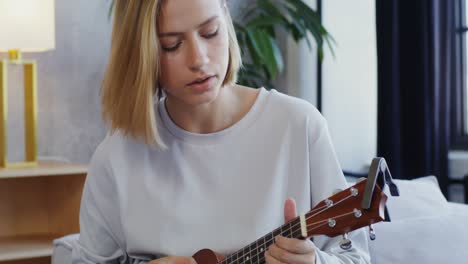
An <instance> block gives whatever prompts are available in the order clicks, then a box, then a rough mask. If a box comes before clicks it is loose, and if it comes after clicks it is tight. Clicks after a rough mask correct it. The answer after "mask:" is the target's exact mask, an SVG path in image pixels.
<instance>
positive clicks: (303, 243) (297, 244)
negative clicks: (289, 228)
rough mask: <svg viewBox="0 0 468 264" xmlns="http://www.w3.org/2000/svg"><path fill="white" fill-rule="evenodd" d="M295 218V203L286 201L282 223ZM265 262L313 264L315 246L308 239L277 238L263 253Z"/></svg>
mask: <svg viewBox="0 0 468 264" xmlns="http://www.w3.org/2000/svg"><path fill="white" fill-rule="evenodd" d="M296 217H297V212H296V202H295V201H294V200H293V199H287V200H286V203H285V205H284V221H285V222H286V223H287V222H289V221H291V220H292V219H294V218H296ZM265 261H266V263H267V264H314V263H315V246H314V243H313V242H312V241H310V239H305V240H300V239H296V238H287V237H283V236H277V237H275V243H273V244H272V245H271V246H270V247H269V248H268V250H267V251H265Z"/></svg>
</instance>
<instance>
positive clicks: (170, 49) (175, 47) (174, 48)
mask: <svg viewBox="0 0 468 264" xmlns="http://www.w3.org/2000/svg"><path fill="white" fill-rule="evenodd" d="M180 44H181V42H179V43H177V45H175V46H172V47H168V48H166V47H163V48H162V49H163V50H164V51H167V52H171V51H176V50H177V49H178V48H179V46H180Z"/></svg>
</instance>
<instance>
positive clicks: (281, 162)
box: [73, 88, 370, 264]
mask: <svg viewBox="0 0 468 264" xmlns="http://www.w3.org/2000/svg"><path fill="white" fill-rule="evenodd" d="M156 109H157V110H156V111H157V113H158V115H157V117H158V129H159V131H160V133H161V136H162V138H163V140H164V141H165V143H166V145H167V146H168V149H167V150H156V149H154V148H150V147H149V146H148V145H146V144H144V143H142V142H140V141H136V140H134V139H131V138H129V137H124V136H123V135H121V134H120V133H115V134H113V135H110V136H107V137H106V138H105V139H104V141H103V142H102V143H101V144H100V145H99V147H98V148H97V150H96V152H95V154H94V155H93V158H92V160H91V163H90V165H89V173H88V176H87V179H86V183H85V188H84V192H83V196H82V203H81V212H80V227H81V232H80V241H79V243H78V246H77V247H76V248H74V249H73V263H146V262H147V261H149V260H152V259H155V258H158V257H162V256H166V255H176V256H192V255H193V254H195V253H196V252H197V251H198V250H200V249H203V248H209V249H212V250H214V251H215V252H218V253H220V254H223V255H228V254H230V253H233V252H235V251H237V250H239V249H241V248H243V247H245V246H247V245H248V244H250V243H251V242H253V241H255V240H257V239H258V238H260V237H262V236H263V235H265V234H267V233H268V232H271V231H273V230H274V229H275V228H277V227H279V226H281V225H283V224H284V212H283V208H284V202H285V200H286V199H287V198H288V197H291V198H294V199H295V200H296V203H297V210H298V213H299V214H304V213H306V212H308V211H309V210H310V209H311V208H312V207H313V206H314V205H315V204H317V203H318V202H320V201H321V200H323V199H325V198H327V197H329V196H330V195H332V192H333V191H334V190H336V189H337V188H341V189H345V188H346V182H345V178H344V176H343V174H342V171H341V168H340V166H339V164H338V161H337V158H336V155H335V152H334V150H333V146H332V144H331V141H330V137H329V133H328V129H327V124H326V121H325V119H324V118H323V117H322V116H321V114H320V113H319V112H318V111H317V110H316V108H315V107H314V106H312V105H311V104H310V103H308V102H306V101H304V100H301V99H297V98H294V97H290V96H287V95H284V94H282V93H279V92H277V91H275V90H271V91H267V90H265V89H264V88H261V91H260V93H259V95H258V97H257V100H256V101H255V103H254V105H253V106H252V108H251V109H250V111H249V112H248V113H247V114H246V115H245V116H244V117H243V118H242V119H241V120H240V121H239V122H237V123H236V124H234V125H232V126H231V127H229V128H227V129H225V130H223V131H220V132H216V133H211V134H194V133H190V132H188V131H186V130H183V129H181V128H180V127H178V126H177V125H176V124H175V123H174V122H173V121H172V120H171V119H170V117H169V115H168V113H167V111H166V108H165V104H164V100H161V101H160V102H159V103H158V104H156ZM350 238H351V240H352V241H353V247H352V249H351V250H348V251H345V250H342V249H341V248H340V247H339V246H338V242H339V241H340V239H341V237H338V238H334V239H330V238H328V237H326V236H317V237H315V238H314V243H315V245H316V247H317V260H316V263H370V259H369V258H370V257H369V253H368V243H367V239H366V237H365V232H364V231H363V230H357V231H354V232H352V233H351V234H350ZM200 264H203V263H200ZM311 264H312V263H311Z"/></svg>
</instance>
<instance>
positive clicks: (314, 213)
mask: <svg viewBox="0 0 468 264" xmlns="http://www.w3.org/2000/svg"><path fill="white" fill-rule="evenodd" d="M380 172H382V173H383V175H384V177H385V178H384V179H383V180H382V181H379V182H378V184H377V185H376V181H377V176H378V175H379V173H380ZM387 181H388V183H389V185H390V191H391V194H392V196H398V195H399V194H398V188H397V187H396V185H395V184H394V183H393V182H392V178H391V175H390V172H389V170H388V168H387V166H386V163H385V160H384V159H383V158H374V160H373V162H372V165H371V169H370V171H369V176H368V178H367V179H366V178H364V179H362V180H361V181H359V182H358V183H357V184H355V185H354V186H352V187H349V188H348V189H346V190H343V191H340V192H339V193H336V194H334V195H332V196H330V197H329V198H327V199H325V200H323V201H321V202H320V203H319V204H317V205H316V206H315V207H314V208H313V209H312V210H310V211H309V212H307V213H306V214H304V215H300V216H298V217H297V218H295V219H293V220H291V221H289V222H288V223H286V224H284V225H282V226H280V227H279V228H277V229H275V230H273V231H272V232H270V233H268V234H267V235H265V236H263V237H261V238H259V239H258V240H256V241H254V242H253V243H251V244H249V245H248V246H246V247H244V248H242V249H240V250H239V251H236V252H234V253H232V254H230V255H228V256H226V257H225V258H222V257H221V256H220V255H217V254H216V253H215V252H213V251H212V250H210V249H202V250H200V251H198V252H197V253H196V254H195V255H193V258H194V259H195V260H196V262H197V263H199V264H217V263H219V264H243V263H246V264H263V263H265V257H264V252H265V250H267V249H268V247H269V246H270V245H272V244H273V241H274V238H275V237H276V236H278V235H282V236H284V237H289V238H298V239H308V238H310V237H312V236H315V235H327V236H329V237H335V236H338V235H343V236H344V239H343V240H342V241H341V243H340V247H341V248H343V249H349V248H351V241H350V240H348V238H347V233H348V232H350V231H353V230H355V229H358V228H361V227H364V226H369V227H370V236H371V239H372V240H373V239H375V235H374V234H373V229H372V224H374V223H378V222H381V221H384V220H385V203H386V202H387V195H386V194H385V193H384V192H383V191H382V189H383V187H384V185H385V183H387ZM379 185H380V186H379Z"/></svg>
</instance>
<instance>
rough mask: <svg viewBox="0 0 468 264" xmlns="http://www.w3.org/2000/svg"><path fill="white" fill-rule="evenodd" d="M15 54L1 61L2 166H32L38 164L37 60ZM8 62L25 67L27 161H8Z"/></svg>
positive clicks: (0, 115) (0, 159) (0, 138)
mask: <svg viewBox="0 0 468 264" xmlns="http://www.w3.org/2000/svg"><path fill="white" fill-rule="evenodd" d="M10 55H11V52H10ZM15 55H16V56H12V57H11V59H10V60H1V61H0V117H1V119H0V168H19V167H32V166H36V165H37V136H36V135H37V126H36V119H37V64H36V62H35V61H23V60H21V59H20V58H21V56H20V53H19V52H18V51H16V53H15ZM8 64H20V65H23V67H24V125H25V131H24V141H25V161H22V162H15V163H10V162H8V158H7V153H8V146H7V142H8V141H7V120H8V118H7V117H8V107H7V106H8V104H7V102H8V100H7V98H8V89H7V84H8V81H7V75H8V67H7V66H8Z"/></svg>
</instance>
